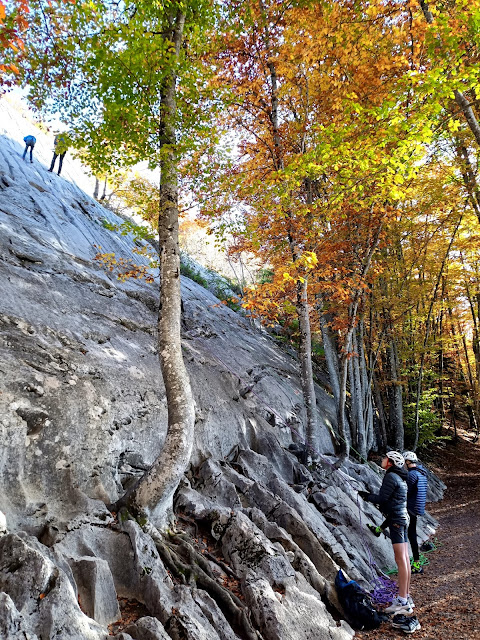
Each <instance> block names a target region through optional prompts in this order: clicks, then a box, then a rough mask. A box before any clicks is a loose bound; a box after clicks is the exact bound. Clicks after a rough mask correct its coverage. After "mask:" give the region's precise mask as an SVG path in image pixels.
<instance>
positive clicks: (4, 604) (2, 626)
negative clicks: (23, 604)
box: [0, 592, 38, 640]
mask: <svg viewBox="0 0 480 640" xmlns="http://www.w3.org/2000/svg"><path fill="white" fill-rule="evenodd" d="M0 640H38V639H37V635H36V634H35V633H33V632H32V631H31V630H30V629H29V625H28V623H27V620H26V619H25V618H24V617H23V616H22V614H21V613H19V611H18V610H17V608H16V607H15V604H14V602H13V600H12V599H11V598H10V596H9V595H8V594H6V593H3V592H1V593H0Z"/></svg>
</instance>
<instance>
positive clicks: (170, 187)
mask: <svg viewBox="0 0 480 640" xmlns="http://www.w3.org/2000/svg"><path fill="white" fill-rule="evenodd" d="M168 22H169V25H168V30H169V33H168V34H166V38H167V39H168V40H170V41H171V42H172V43H173V45H174V47H175V52H176V56H177V59H178V56H179V53H180V47H181V43H182V39H183V27H184V22H185V15H184V13H183V12H182V11H181V10H176V9H174V8H173V9H172V10H171V14H170V16H169V20H168ZM175 84H176V73H175V71H174V70H172V71H171V73H170V74H168V76H167V77H166V78H165V80H164V85H163V88H162V93H161V111H160V135H161V139H162V141H163V145H162V150H161V159H160V170H161V177H160V207H159V218H158V233H159V242H160V279H161V289H160V311H159V322H158V347H159V349H158V350H159V357H160V364H161V369H162V375H163V380H164V384H165V390H166V396H167V406H168V430H167V435H166V438H165V442H164V444H163V449H162V451H161V453H160V455H159V456H158V458H157V459H156V460H155V462H154V464H153V466H152V467H151V469H150V470H149V471H147V472H146V473H145V475H144V476H143V477H142V478H141V479H140V480H139V482H138V483H137V484H136V485H135V486H134V487H133V488H132V489H131V490H130V491H129V492H128V493H127V494H126V496H125V497H124V499H122V500H121V501H120V503H124V504H127V505H128V506H129V507H131V508H132V509H133V510H134V511H135V512H137V513H142V514H146V515H147V516H148V517H149V518H150V519H151V520H152V521H153V522H154V524H156V525H157V526H165V525H166V524H167V523H168V521H169V519H170V518H171V515H172V511H173V494H174V492H175V490H176V488H177V486H178V483H179V481H180V479H181V477H182V476H183V474H184V472H185V470H186V468H187V466H188V463H189V461H190V455H191V452H192V446H193V436H194V423H195V409H194V401H193V396H192V391H191V387H190V380H189V377H188V373H187V371H186V368H185V364H184V362H183V357H182V345H181V338H180V319H181V294H180V250H179V244H178V177H177V158H176V151H175V145H176V134H175V124H174V122H175V111H176V96H175Z"/></svg>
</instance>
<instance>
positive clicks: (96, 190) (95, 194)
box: [93, 176, 100, 200]
mask: <svg viewBox="0 0 480 640" xmlns="http://www.w3.org/2000/svg"><path fill="white" fill-rule="evenodd" d="M99 191H100V182H99V181H98V178H97V176H95V189H94V190H93V197H94V198H95V200H98V193H99Z"/></svg>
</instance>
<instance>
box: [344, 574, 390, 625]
mask: <svg viewBox="0 0 480 640" xmlns="http://www.w3.org/2000/svg"><path fill="white" fill-rule="evenodd" d="M335 587H336V589H337V593H338V599H339V600H340V603H341V605H342V606H343V609H344V612H345V616H346V618H347V622H348V623H349V625H350V626H351V627H353V628H354V629H358V630H359V631H360V630H362V629H365V630H368V629H378V627H379V626H380V625H381V624H382V622H383V621H384V620H385V617H384V616H383V615H381V614H379V613H378V611H377V610H376V609H375V608H374V606H373V604H372V600H371V598H370V596H369V594H368V593H367V592H366V591H364V589H362V587H361V586H360V585H359V584H358V582H355V580H350V582H348V581H347V579H346V578H345V576H344V575H343V573H342V570H341V569H340V571H339V572H338V573H337V577H336V578H335Z"/></svg>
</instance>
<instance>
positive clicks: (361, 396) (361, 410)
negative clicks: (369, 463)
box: [350, 321, 367, 458]
mask: <svg viewBox="0 0 480 640" xmlns="http://www.w3.org/2000/svg"><path fill="white" fill-rule="evenodd" d="M360 324H361V321H360V322H359V324H358V325H357V327H356V329H355V331H354V332H353V335H352V348H353V352H354V355H353V357H352V358H351V362H352V374H353V376H352V377H353V387H351V390H350V396H351V403H352V415H353V416H355V422H356V424H357V442H356V448H357V452H358V453H359V455H360V456H361V457H362V458H366V457H367V445H366V440H367V437H366V436H367V434H366V428H365V403H364V400H365V389H364V386H363V385H362V379H361V371H360V362H361V360H360V358H361V355H360V354H361V352H362V353H363V349H361V348H360V345H359V336H358V333H359V326H360Z"/></svg>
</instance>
